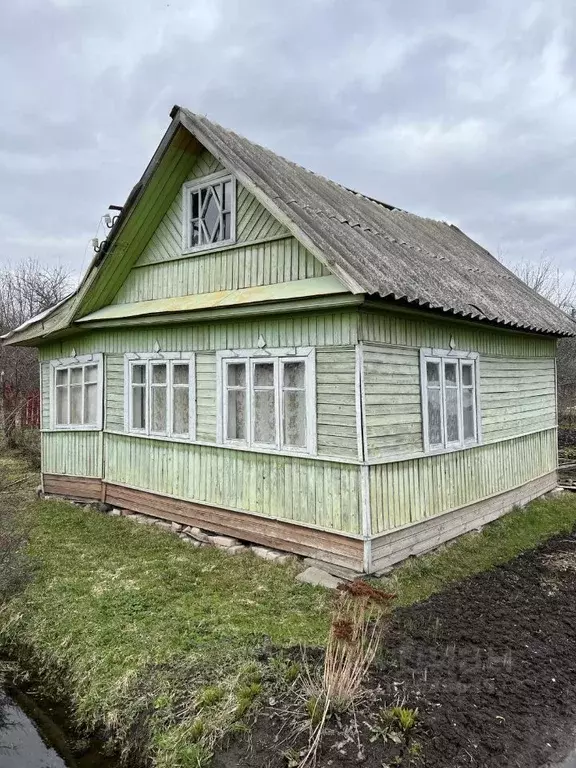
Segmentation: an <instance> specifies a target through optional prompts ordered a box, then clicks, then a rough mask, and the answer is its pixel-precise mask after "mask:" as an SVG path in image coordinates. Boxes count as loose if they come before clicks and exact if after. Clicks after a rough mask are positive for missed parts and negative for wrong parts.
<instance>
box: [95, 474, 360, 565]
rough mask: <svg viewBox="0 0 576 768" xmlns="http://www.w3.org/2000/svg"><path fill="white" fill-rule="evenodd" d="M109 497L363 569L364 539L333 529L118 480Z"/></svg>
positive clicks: (109, 486) (110, 485) (150, 511)
mask: <svg viewBox="0 0 576 768" xmlns="http://www.w3.org/2000/svg"><path fill="white" fill-rule="evenodd" d="M105 500H106V501H107V502H108V503H109V504H113V505H115V506H118V507H121V508H123V509H129V510H132V511H134V512H141V513H143V514H149V515H153V516H155V517H161V518H164V519H166V520H172V521H174V522H179V523H183V524H185V525H193V526H197V527H199V528H202V529H204V530H207V531H213V532H216V533H221V534H225V535H227V536H233V537H235V538H238V539H241V540H244V541H249V542H253V543H257V544H263V545H264V546H268V547H273V548H275V549H280V550H284V551H287V552H294V553H295V554H298V555H304V556H308V557H315V558H319V559H321V560H324V561H326V562H331V563H335V564H338V565H343V566H346V567H348V568H353V569H355V570H362V567H363V552H364V545H363V542H362V541H361V540H359V539H353V538H348V537H346V536H341V535H338V534H334V533H330V532H329V531H319V530H314V529H312V528H308V527H304V526H299V525H295V524H293V523H287V522H283V521H279V520H268V519H265V518H262V517H260V516H255V515H250V514H246V513H242V512H237V511H234V510H230V509H225V508H222V507H215V506H206V505H203V504H196V503H193V502H189V501H185V500H182V499H173V498H169V497H166V496H162V495H159V494H154V493H149V492H146V491H142V490H138V489H133V488H127V487H124V486H121V485H116V484H114V483H105Z"/></svg>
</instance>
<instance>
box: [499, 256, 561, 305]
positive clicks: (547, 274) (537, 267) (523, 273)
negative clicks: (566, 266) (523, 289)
mask: <svg viewBox="0 0 576 768" xmlns="http://www.w3.org/2000/svg"><path fill="white" fill-rule="evenodd" d="M503 261H505V262H506V259H503ZM506 266H507V267H508V268H509V269H511V270H512V272H514V274H516V275H517V276H518V277H519V278H520V279H521V280H523V281H524V282H525V283H526V285H528V286H530V288H533V289H534V290H535V291H536V292H537V293H539V294H540V295H541V296H544V298H545V299H548V301H551V302H552V304H555V305H556V306H557V307H559V308H560V309H562V310H563V311H564V312H566V313H567V314H568V315H573V314H575V313H576V273H573V274H572V273H568V272H566V271H564V270H562V269H560V267H558V266H557V264H556V263H555V261H554V259H551V258H548V257H547V256H546V255H545V254H542V256H541V258H540V259H539V260H538V261H527V260H523V261H520V262H518V263H507V264H506Z"/></svg>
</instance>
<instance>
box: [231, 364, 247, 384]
mask: <svg viewBox="0 0 576 768" xmlns="http://www.w3.org/2000/svg"><path fill="white" fill-rule="evenodd" d="M227 367H228V386H229V387H245V386H246V364H245V363H229V364H228V366H227Z"/></svg>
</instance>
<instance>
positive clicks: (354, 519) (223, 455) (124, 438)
mask: <svg viewBox="0 0 576 768" xmlns="http://www.w3.org/2000/svg"><path fill="white" fill-rule="evenodd" d="M104 438H105V458H106V461H105V466H106V478H105V479H106V480H108V481H109V482H113V483H121V484H126V485H129V486H132V487H135V488H141V489H144V490H151V491H155V492H156V493H161V494H167V495H169V496H175V497H177V498H182V499H187V500H190V501H198V502H203V503H206V504H214V505H217V506H223V507H231V508H234V509H239V510H243V511H246V512H255V513H258V514H261V515H265V516H268V517H278V518H280V519H283V520H293V521H295V522H305V523H308V524H310V525H314V526H319V527H322V528H329V529H333V530H337V531H343V532H346V533H355V534H361V532H362V521H361V510H360V487H359V486H360V475H359V467H358V466H357V465H354V464H340V463H335V462H322V461H315V460H313V459H303V458H298V457H293V456H276V455H273V454H258V453H249V452H247V451H235V450H232V449H228V448H222V447H214V448H212V447H210V446H204V445H186V444H183V443H174V442H165V441H161V440H149V439H146V438H139V437H131V436H128V435H116V434H105V435H104ZM46 471H49V470H46ZM279 479H280V480H279Z"/></svg>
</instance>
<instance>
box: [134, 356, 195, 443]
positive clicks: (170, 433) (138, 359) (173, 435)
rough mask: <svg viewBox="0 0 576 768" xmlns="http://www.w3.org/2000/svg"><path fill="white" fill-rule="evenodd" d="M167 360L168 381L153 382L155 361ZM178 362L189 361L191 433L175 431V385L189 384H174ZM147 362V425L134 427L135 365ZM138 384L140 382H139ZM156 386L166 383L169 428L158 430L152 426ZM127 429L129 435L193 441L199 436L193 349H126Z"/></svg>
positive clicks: (162, 361)
mask: <svg viewBox="0 0 576 768" xmlns="http://www.w3.org/2000/svg"><path fill="white" fill-rule="evenodd" d="M159 363H160V364H161V363H165V364H166V384H165V385H153V384H152V377H151V373H152V367H153V365H154V364H159ZM177 363H188V366H189V380H188V396H189V410H188V416H189V433H188V434H187V435H182V434H179V433H177V432H174V429H173V427H174V394H173V393H174V388H175V386H176V388H180V387H182V388H184V387H185V386H186V385H174V381H173V378H174V366H175V364H177ZM138 364H140V365H145V366H146V383H145V385H143V387H144V390H145V392H146V426H145V428H144V429H136V428H134V427H132V416H133V412H132V408H133V398H132V389H133V386H134V385H133V384H132V369H133V367H134V366H135V365H138ZM136 386H137V385H136ZM153 386H165V387H166V432H155V431H154V430H153V429H152V419H151V415H152V398H151V391H152V387H153ZM124 431H125V432H126V433H127V434H130V435H139V436H141V437H154V438H160V439H162V440H176V441H178V442H194V440H195V439H196V356H195V354H194V353H193V352H140V353H136V352H127V353H126V354H125V355H124Z"/></svg>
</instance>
